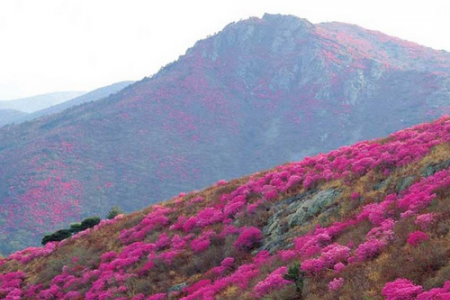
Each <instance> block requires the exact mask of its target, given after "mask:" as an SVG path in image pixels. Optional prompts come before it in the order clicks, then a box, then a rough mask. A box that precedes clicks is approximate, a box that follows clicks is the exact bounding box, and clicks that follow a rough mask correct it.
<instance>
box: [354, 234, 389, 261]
mask: <svg viewBox="0 0 450 300" xmlns="http://www.w3.org/2000/svg"><path fill="white" fill-rule="evenodd" d="M386 245H387V243H386V241H382V240H376V239H374V240H369V241H367V242H364V243H362V244H360V245H359V246H358V248H357V249H356V250H355V254H356V258H357V259H358V260H359V261H364V260H369V259H372V258H374V257H375V256H377V255H378V254H380V253H381V251H382V250H383V248H384V247H386Z"/></svg>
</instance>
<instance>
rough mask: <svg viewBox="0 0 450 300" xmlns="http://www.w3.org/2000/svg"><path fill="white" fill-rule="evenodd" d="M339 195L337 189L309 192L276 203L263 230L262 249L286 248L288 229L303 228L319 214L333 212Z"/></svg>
mask: <svg viewBox="0 0 450 300" xmlns="http://www.w3.org/2000/svg"><path fill="white" fill-rule="evenodd" d="M340 194H341V192H340V191H339V190H338V189H333V188H331V189H326V190H322V191H309V192H305V193H302V194H299V195H296V196H294V197H291V198H288V199H285V200H283V201H281V202H279V203H277V205H276V206H275V207H274V208H273V209H272V211H274V214H273V215H272V216H271V217H270V218H269V221H268V224H267V226H266V227H264V229H263V234H264V241H263V245H262V248H263V249H266V250H270V251H274V250H278V249H280V248H285V247H287V246H288V244H286V241H288V240H289V238H288V237H289V228H291V227H294V226H303V225H305V223H307V222H308V221H309V220H311V219H313V218H315V217H317V216H318V215H320V214H329V213H331V212H332V211H333V210H334V208H333V206H332V204H333V202H334V201H335V200H336V199H337V198H338V197H339V195H340ZM282 220H283V221H282Z"/></svg>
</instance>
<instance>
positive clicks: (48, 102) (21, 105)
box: [0, 92, 85, 113]
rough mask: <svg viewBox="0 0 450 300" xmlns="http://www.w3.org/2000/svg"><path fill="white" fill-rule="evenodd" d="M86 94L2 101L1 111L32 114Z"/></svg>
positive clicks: (55, 94)
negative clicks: (17, 111) (12, 110)
mask: <svg viewBox="0 0 450 300" xmlns="http://www.w3.org/2000/svg"><path fill="white" fill-rule="evenodd" d="M84 93H85V92H57V93H50V94H45V95H38V96H33V97H27V98H23V99H15V100H8V101H0V109H15V110H19V111H23V112H26V113H32V112H35V111H38V110H41V109H44V108H47V107H50V106H53V105H56V104H59V103H62V102H64V101H67V100H70V99H73V98H76V97H79V96H81V95H83V94H84Z"/></svg>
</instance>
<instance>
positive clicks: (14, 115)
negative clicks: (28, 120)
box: [0, 109, 27, 126]
mask: <svg viewBox="0 0 450 300" xmlns="http://www.w3.org/2000/svg"><path fill="white" fill-rule="evenodd" d="M26 115H27V113H25V112H22V111H19V110H15V109H0V126H3V125H6V124H9V123H13V122H14V120H16V119H18V118H21V117H24V116H26Z"/></svg>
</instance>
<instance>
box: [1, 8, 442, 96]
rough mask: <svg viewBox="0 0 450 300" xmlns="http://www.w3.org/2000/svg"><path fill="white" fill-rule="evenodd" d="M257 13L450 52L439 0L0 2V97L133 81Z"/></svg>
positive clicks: (82, 88)
mask: <svg viewBox="0 0 450 300" xmlns="http://www.w3.org/2000/svg"><path fill="white" fill-rule="evenodd" d="M265 12H268V13H282V14H292V15H296V16H299V17H301V18H306V19H308V20H309V21H311V22H313V23H318V22H326V21H340V22H346V23H353V24H358V25H360V26H362V27H365V28H368V29H374V30H379V31H382V32H384V33H387V34H390V35H394V36H397V37H400V38H403V39H407V40H410V41H414V42H417V43H419V44H422V45H425V46H429V47H432V48H435V49H445V50H447V51H450V36H449V33H448V31H449V30H450V1H446V0H442V1H438V0H427V1H423V0H371V1H368V0H340V1H338V0H311V1H309V0H290V1H285V0H275V1H273V0H271V1H269V0H267V1H266V0H226V1H225V0H224V1H216V0H122V1H115V0H0V99H2V100H7V99H13V98H19V97H26V96H32V95H36V94H43V93H49V92H56V91H69V90H71V91H74V90H84V91H89V90H92V89H95V88H98V87H101V86H105V85H108V84H111V83H114V82H118V81H122V80H139V79H142V78H143V77H144V76H149V75H152V74H154V73H156V72H157V71H158V70H159V68H160V67H162V66H164V65H165V64H167V63H169V62H171V61H174V60H176V59H177V58H178V56H180V55H182V54H184V52H185V51H186V50H187V48H189V47H192V46H193V45H194V43H195V42H196V41H197V40H199V39H203V38H205V37H206V36H207V35H210V34H213V33H215V32H218V31H220V30H221V29H222V28H223V27H225V25H227V24H229V23H231V22H233V21H238V20H240V19H246V18H248V17H250V16H257V17H261V16H262V15H263V14H264V13H265Z"/></svg>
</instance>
